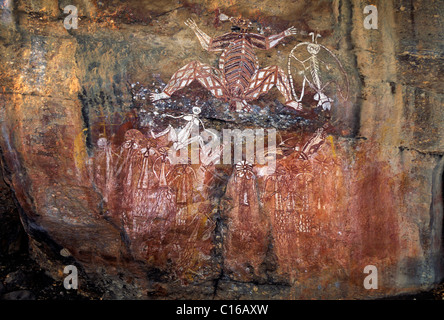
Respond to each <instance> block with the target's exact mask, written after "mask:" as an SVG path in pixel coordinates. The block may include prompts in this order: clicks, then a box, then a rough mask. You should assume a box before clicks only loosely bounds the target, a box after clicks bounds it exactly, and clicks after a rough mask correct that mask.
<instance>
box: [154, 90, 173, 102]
mask: <svg viewBox="0 0 444 320" xmlns="http://www.w3.org/2000/svg"><path fill="white" fill-rule="evenodd" d="M150 98H151V101H152V102H156V101H159V100H163V99H169V98H170V96H169V95H167V94H166V93H164V92H161V93H151V94H150Z"/></svg>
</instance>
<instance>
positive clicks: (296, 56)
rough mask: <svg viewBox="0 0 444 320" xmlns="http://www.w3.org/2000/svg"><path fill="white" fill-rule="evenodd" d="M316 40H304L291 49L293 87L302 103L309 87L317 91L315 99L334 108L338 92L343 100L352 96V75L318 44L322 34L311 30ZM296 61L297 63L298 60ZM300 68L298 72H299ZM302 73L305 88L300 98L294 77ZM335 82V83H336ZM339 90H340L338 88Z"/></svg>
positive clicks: (293, 91) (321, 104) (323, 107)
mask: <svg viewBox="0 0 444 320" xmlns="http://www.w3.org/2000/svg"><path fill="white" fill-rule="evenodd" d="M309 35H311V36H312V42H302V43H299V44H298V45H297V46H295V47H294V48H293V50H291V53H290V56H289V58H288V74H289V78H290V84H291V87H292V88H291V89H292V93H293V95H294V97H296V100H297V101H298V102H301V101H302V98H303V97H304V94H305V87H306V84H307V83H308V85H309V87H310V88H311V89H313V90H314V91H315V95H314V97H313V99H314V100H315V101H318V104H317V106H318V107H322V109H323V110H330V109H331V104H332V102H333V101H334V100H333V99H332V98H331V97H332V96H334V95H335V94H336V93H337V92H338V93H339V94H340V96H341V97H342V99H343V100H347V99H348V88H349V84H348V78H347V74H346V73H345V71H344V68H343V67H342V64H341V62H340V61H339V60H338V58H337V57H336V56H335V55H334V54H333V53H332V52H331V51H330V50H329V49H328V48H326V47H325V46H323V45H321V44H318V43H317V38H320V37H321V35H320V34H316V35H315V33H314V32H310V33H309ZM295 61H296V63H295ZM295 71H296V72H295ZM300 76H302V78H303V79H302V90H301V95H300V97H299V98H298V96H297V95H296V92H295V87H294V78H296V77H300ZM333 84H335V85H334V86H333ZM335 89H336V91H334V90H335Z"/></svg>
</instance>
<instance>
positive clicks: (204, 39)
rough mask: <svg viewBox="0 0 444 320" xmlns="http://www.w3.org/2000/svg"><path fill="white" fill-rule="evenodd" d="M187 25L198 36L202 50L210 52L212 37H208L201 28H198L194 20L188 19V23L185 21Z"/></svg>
mask: <svg viewBox="0 0 444 320" xmlns="http://www.w3.org/2000/svg"><path fill="white" fill-rule="evenodd" d="M185 25H186V26H187V27H189V28H191V30H193V31H194V33H195V34H196V36H197V39H199V42H200V45H201V46H202V48H204V50H207V51H208V49H209V47H210V43H211V41H212V39H211V37H210V36H209V35H207V34H206V33H205V32H203V31H202V30H200V29H199V27H198V26H197V24H196V22H194V20H193V19H188V20H187V21H185Z"/></svg>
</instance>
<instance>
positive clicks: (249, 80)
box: [151, 19, 302, 111]
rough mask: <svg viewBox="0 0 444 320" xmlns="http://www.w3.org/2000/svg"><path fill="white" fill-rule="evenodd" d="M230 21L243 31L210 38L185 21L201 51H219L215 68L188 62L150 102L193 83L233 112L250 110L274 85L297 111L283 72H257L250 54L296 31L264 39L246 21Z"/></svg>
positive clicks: (273, 70) (234, 30)
mask: <svg viewBox="0 0 444 320" xmlns="http://www.w3.org/2000/svg"><path fill="white" fill-rule="evenodd" d="M232 20H233V22H235V23H236V24H238V25H241V27H243V28H244V29H241V27H238V28H234V29H233V32H231V33H227V34H224V35H222V36H218V37H215V38H211V37H209V36H208V35H207V34H205V33H204V32H203V31H202V30H201V29H199V28H198V27H197V25H196V23H195V22H194V21H193V20H191V19H189V20H188V21H187V22H186V25H187V26H189V27H190V28H191V29H192V30H193V31H194V33H195V34H196V36H197V38H198V39H199V41H200V43H201V45H202V47H203V48H204V49H205V50H207V51H210V52H220V51H222V55H221V57H220V60H219V69H216V68H213V67H211V66H209V65H206V64H203V63H200V62H198V61H193V62H190V63H188V64H187V65H185V66H183V67H182V68H180V69H179V70H178V71H177V72H176V73H175V74H174V75H173V76H172V77H171V80H170V81H169V82H168V84H167V85H166V87H165V88H164V90H163V92H162V93H154V94H152V95H151V99H152V100H153V101H157V100H160V99H168V98H170V97H171V95H172V94H173V93H175V92H176V91H178V90H180V89H182V88H184V87H185V86H187V85H189V84H190V83H191V82H193V81H194V80H197V81H199V82H200V84H201V85H203V86H204V87H205V88H206V89H207V90H209V91H210V92H211V93H212V95H213V96H215V97H216V98H219V99H221V100H224V101H227V102H229V103H230V106H231V109H235V110H236V111H241V110H245V111H251V108H250V106H249V105H248V102H249V101H253V100H256V99H258V98H259V96H261V95H262V94H265V93H266V92H268V90H270V89H271V88H272V87H274V86H276V87H277V89H278V90H279V91H280V92H281V94H282V95H283V96H284V99H285V104H286V105H287V106H288V107H291V108H294V109H296V110H301V108H302V107H301V105H300V104H299V103H297V102H296V101H294V99H293V97H292V93H291V88H290V82H289V80H288V77H287V75H286V74H285V72H284V71H283V70H282V69H281V68H279V67H278V66H270V67H266V68H263V69H260V67H259V61H258V59H257V57H256V54H255V52H254V49H262V50H268V49H271V48H273V47H275V46H276V45H277V44H278V43H279V42H280V41H281V40H282V39H284V38H285V37H287V36H290V35H294V34H296V33H297V31H296V29H295V28H294V27H291V28H289V29H287V30H285V31H284V32H281V33H279V34H276V35H272V36H268V37H266V36H263V35H261V34H255V33H250V32H248V31H247V28H248V27H249V25H247V22H245V21H243V20H239V19H232Z"/></svg>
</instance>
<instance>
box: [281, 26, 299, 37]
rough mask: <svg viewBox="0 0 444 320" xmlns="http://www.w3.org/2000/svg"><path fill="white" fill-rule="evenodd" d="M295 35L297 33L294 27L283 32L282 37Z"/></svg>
mask: <svg viewBox="0 0 444 320" xmlns="http://www.w3.org/2000/svg"><path fill="white" fill-rule="evenodd" d="M297 33H298V30H297V29H296V28H295V27H290V28H288V29H287V30H285V31H284V35H285V36H286V37H288V36H291V35H294V34H297Z"/></svg>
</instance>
